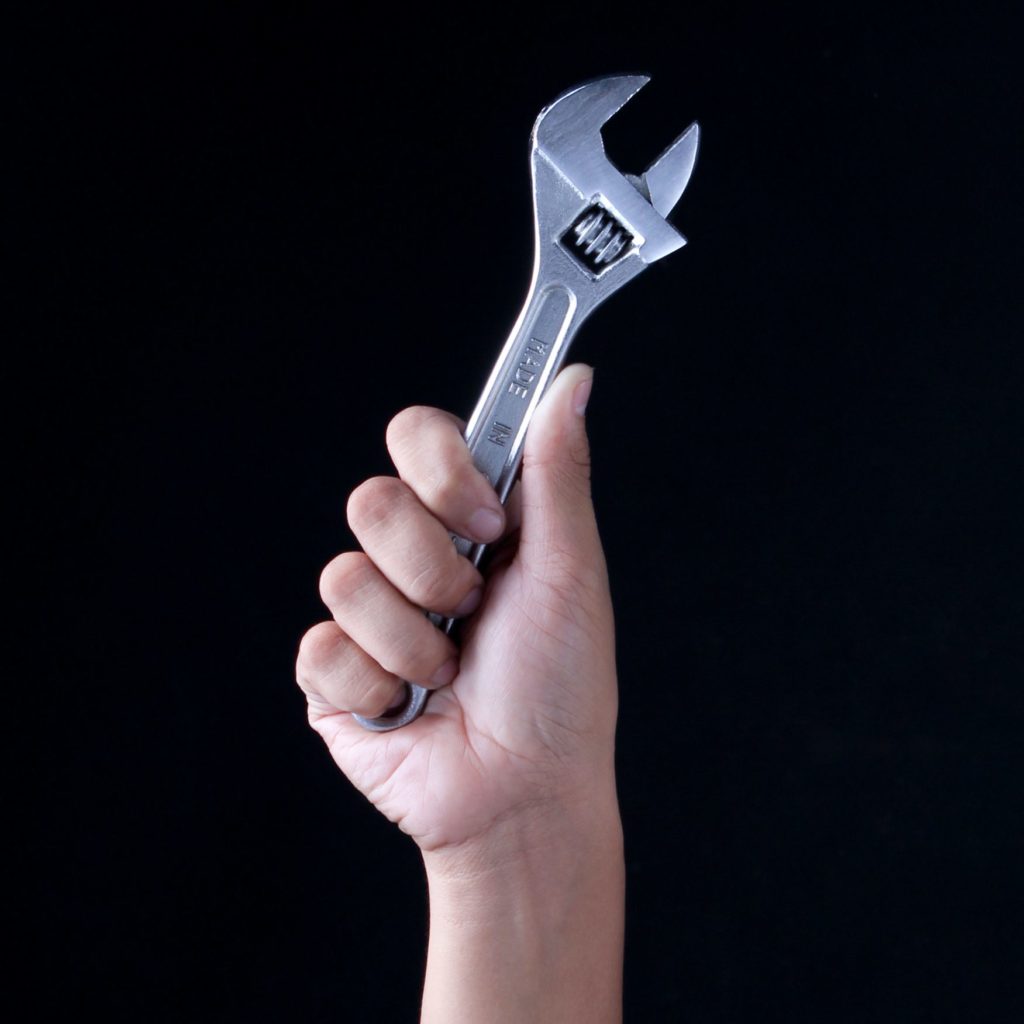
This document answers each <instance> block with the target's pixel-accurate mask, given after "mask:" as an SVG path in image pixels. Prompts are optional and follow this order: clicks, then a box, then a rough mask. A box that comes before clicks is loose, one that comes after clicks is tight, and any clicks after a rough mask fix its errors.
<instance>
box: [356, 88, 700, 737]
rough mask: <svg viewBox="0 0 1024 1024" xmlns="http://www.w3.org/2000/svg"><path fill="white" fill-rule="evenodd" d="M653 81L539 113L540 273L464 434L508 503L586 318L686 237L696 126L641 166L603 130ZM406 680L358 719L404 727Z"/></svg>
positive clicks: (471, 555)
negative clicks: (534, 429) (677, 214)
mask: <svg viewBox="0 0 1024 1024" xmlns="http://www.w3.org/2000/svg"><path fill="white" fill-rule="evenodd" d="M649 81H650V79H649V78H648V76H646V75H608V76H606V77H603V78H596V79H593V80H592V81H589V82H585V83H583V84H582V85H578V86H576V87H575V88H573V89H569V90H568V91H567V92H564V93H562V95H561V96H559V97H558V99H556V100H555V101H554V102H553V103H552V104H550V105H549V106H547V107H545V108H544V109H543V110H542V111H541V112H540V116H539V117H538V118H537V120H536V122H535V123H534V126H533V132H532V133H531V136H530V169H531V174H532V179H533V217H534V232H535V250H534V260H533V278H532V280H531V281H530V290H529V293H528V294H527V297H526V303H525V305H524V306H523V309H522V312H521V313H520V314H519V318H518V319H517V320H516V322H515V326H514V327H513V328H512V333H511V335H510V336H509V339H508V341H506V342H505V347H504V348H503V349H502V350H501V355H500V356H499V357H498V361H497V362H496V363H495V364H494V369H493V370H492V371H491V376H490V378H489V380H488V381H487V386H486V387H485V388H484V392H483V394H482V395H481V396H480V400H479V401H478V402H477V406H476V409H474V411H473V415H472V416H471V417H470V419H469V422H468V424H467V425H466V432H465V438H466V443H467V444H468V445H469V450H470V451H471V452H472V453H473V463H474V465H475V466H476V467H477V469H479V470H480V472H481V473H483V474H484V476H486V477H487V479H488V480H489V481H490V482H491V484H492V486H493V487H494V489H495V491H496V492H497V494H498V498H499V499H500V500H501V502H502V503H504V502H505V500H506V499H507V498H508V494H509V491H510V490H511V489H512V484H513V483H514V482H515V478H516V474H517V472H518V470H519V464H520V461H521V460H522V455H523V441H524V439H525V437H526V428H527V427H528V426H529V424H530V419H531V417H532V416H533V412H534V410H535V409H536V408H537V405H538V403H539V402H540V399H541V397H542V396H543V394H544V391H545V390H546V389H547V386H548V384H549V383H550V382H551V381H552V380H553V379H554V377H555V374H557V373H558V371H559V369H560V368H561V366H562V363H563V361H564V359H565V356H566V353H567V352H568V350H569V344H570V342H571V341H572V339H573V336H574V335H575V333H576V331H577V330H578V329H579V326H580V324H582V323H583V321H584V320H586V318H587V317H588V316H589V315H590V314H591V313H592V312H593V311H594V310H595V309H597V307H598V306H599V305H600V304H601V303H602V302H604V300H605V299H607V298H608V296H609V295H611V294H612V293H613V292H616V291H618V289H619V288H621V287H622V286H623V285H624V284H625V283H626V282H627V281H631V280H632V279H633V278H634V277H636V275H637V274H639V273H640V272H641V271H642V270H643V269H644V268H645V267H647V266H648V265H649V264H651V263H654V262H655V261H656V260H660V259H661V258H662V256H667V255H668V254H669V253H671V252H675V250H676V249H679V248H681V247H682V246H684V245H685V244H686V239H685V238H684V237H683V236H682V235H681V234H680V233H679V232H678V231H676V230H675V228H673V227H672V225H671V224H670V223H669V222H668V221H667V220H666V219H665V218H666V217H667V215H668V213H669V211H671V209H672V208H673V207H674V206H675V205H676V203H677V202H678V200H679V197H680V196H681V195H682V194H683V190H684V189H685V188H686V184H687V182H688V181H689V180H690V172H691V171H692V170H693V164H694V161H695V160H696V157H697V139H698V127H697V124H696V123H694V124H691V125H690V127H689V128H687V129H686V131H684V132H683V134H682V135H680V136H679V138H678V139H676V140H675V142H673V143H672V145H671V146H669V147H668V149H666V150H665V151H664V152H663V153H662V154H661V156H659V157H658V159H657V160H655V161H654V163H652V164H651V165H650V167H648V168H647V170H646V171H644V173H643V174H642V175H639V176H637V175H632V174H623V173H622V172H621V171H619V170H618V169H617V168H616V167H615V166H614V165H613V164H612V163H611V161H610V160H609V159H608V157H607V155H606V154H605V151H604V142H603V140H602V138H601V126H602V125H603V124H604V123H605V122H606V121H608V120H609V118H611V116H612V115H613V114H614V113H615V112H616V111H617V110H620V109H621V108H622V107H623V106H624V105H625V104H626V102H627V101H628V100H629V99H630V98H631V97H633V96H634V95H636V93H637V92H638V91H639V90H640V89H641V88H642V87H643V86H645V85H646V84H647V83H648V82H649ZM452 540H453V541H454V542H455V547H456V549H457V550H458V552H459V554H460V555H465V556H466V557H467V558H468V559H469V560H470V561H471V562H472V563H473V564H474V565H478V564H479V562H480V558H481V557H482V555H483V553H484V550H485V549H486V547H487V545H486V544H476V543H473V542H472V541H469V540H467V539H466V538H464V537H459V536H456V535H454V534H453V535H452ZM429 617H430V620H431V622H433V623H434V625H436V626H438V627H439V628H440V629H442V630H443V631H444V632H445V633H448V632H450V631H451V628H452V625H453V624H454V622H455V621H456V620H455V619H446V618H445V617H444V616H442V615H439V614H437V613H436V612H432V613H430V616H429ZM405 688H406V696H405V701H404V703H402V704H401V705H399V706H398V707H396V708H393V709H392V710H391V711H390V712H388V714H386V715H383V716H381V717H379V718H365V717H363V716H361V715H353V717H354V718H355V720H356V721H357V722H359V724H360V725H362V726H363V727H364V728H366V729H370V730H373V731H375V732H388V731H390V730H392V729H397V728H399V727H400V726H403V725H407V724H408V723H409V722H411V721H413V720H414V719H416V718H418V717H419V715H420V714H422V712H423V708H424V706H425V704H426V702H427V696H428V695H429V693H430V691H429V690H428V689H426V688H425V687H422V686H415V685H413V684H412V683H408V682H407V683H406V684H405Z"/></svg>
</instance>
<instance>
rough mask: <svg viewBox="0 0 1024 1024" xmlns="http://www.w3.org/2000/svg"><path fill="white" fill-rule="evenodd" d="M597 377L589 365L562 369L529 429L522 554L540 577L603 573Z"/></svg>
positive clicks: (524, 485) (521, 540)
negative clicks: (593, 480) (592, 403)
mask: <svg viewBox="0 0 1024 1024" xmlns="http://www.w3.org/2000/svg"><path fill="white" fill-rule="evenodd" d="M593 377H594V370H593V367H590V366H587V365H586V364H585V363H575V364H573V365H572V366H567V367H566V368H565V369H564V370H562V372H561V373H559V374H558V376H557V377H556V378H555V379H554V381H552V383H551V386H550V387H549V388H548V391H547V393H546V394H545V395H544V397H543V398H542V399H541V402H540V404H539V405H538V406H537V410H536V412H535V413H534V415H533V419H532V420H531V421H530V426H529V429H528V430H527V432H526V441H525V444H524V447H523V471H522V480H521V485H520V486H521V497H522V525H521V528H520V535H519V556H520V558H522V559H523V561H524V562H525V563H526V565H527V566H528V567H529V568H530V569H531V570H532V574H533V575H534V576H535V577H537V578H540V579H545V578H550V577H551V575H552V574H555V575H559V576H560V575H565V574H569V575H571V576H572V577H574V578H577V579H578V578H579V573H580V571H581V570H583V571H584V572H585V571H586V569H587V568H588V567H589V568H594V569H598V570H600V571H601V572H603V566H604V559H603V554H602V551H601V541H600V538H599V537H598V533H597V523H596V521H595V519H594V506H593V503H592V501H591V497H590V443H589V441H588V439H587V431H586V423H585V421H584V411H585V409H586V405H587V400H588V399H589V397H590V389H591V384H592V382H593ZM552 582H555V580H552Z"/></svg>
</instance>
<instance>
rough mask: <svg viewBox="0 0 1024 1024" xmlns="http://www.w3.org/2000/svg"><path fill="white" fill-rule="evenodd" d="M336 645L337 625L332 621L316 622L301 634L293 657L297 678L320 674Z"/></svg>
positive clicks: (328, 661)
mask: <svg viewBox="0 0 1024 1024" xmlns="http://www.w3.org/2000/svg"><path fill="white" fill-rule="evenodd" d="M337 647H338V627H337V626H336V625H335V624H334V623H333V622H318V623H317V624H316V625H315V626H311V627H310V628H309V629H307V630H306V632H305V633H304V634H303V636H302V639H301V640H300V641H299V651H298V655H297V656H296V659H295V673H296V678H297V679H300V680H301V679H309V678H310V677H311V676H318V675H321V674H322V673H323V671H324V669H325V667H326V666H327V665H328V664H329V663H330V661H331V658H332V656H333V655H334V653H335V651H336V650H337Z"/></svg>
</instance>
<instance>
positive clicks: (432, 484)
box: [425, 463, 469, 510]
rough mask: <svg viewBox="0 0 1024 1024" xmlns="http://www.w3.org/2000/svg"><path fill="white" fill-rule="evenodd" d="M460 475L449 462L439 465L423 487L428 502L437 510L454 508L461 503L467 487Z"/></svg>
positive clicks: (463, 500)
mask: <svg viewBox="0 0 1024 1024" xmlns="http://www.w3.org/2000/svg"><path fill="white" fill-rule="evenodd" d="M461 477H462V474H460V473H458V472H456V471H455V469H454V467H452V465H451V464H450V463H446V464H445V465H442V466H440V467H439V470H438V472H437V473H436V474H435V475H434V476H433V477H432V478H431V479H430V481H428V483H427V485H426V488H425V490H426V491H427V494H426V499H427V502H428V504H429V505H430V506H431V507H432V508H436V509H438V510H449V509H454V508H457V507H458V506H459V505H461V504H463V503H464V502H465V500H466V494H467V492H468V491H469V488H468V487H467V486H466V481H465V480H463V479H462V478H461Z"/></svg>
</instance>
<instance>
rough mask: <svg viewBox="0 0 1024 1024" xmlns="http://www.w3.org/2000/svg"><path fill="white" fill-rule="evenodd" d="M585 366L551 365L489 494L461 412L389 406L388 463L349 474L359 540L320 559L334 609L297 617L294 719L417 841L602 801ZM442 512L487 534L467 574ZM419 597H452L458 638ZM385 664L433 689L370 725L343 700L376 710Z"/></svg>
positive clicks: (440, 607) (603, 583)
mask: <svg viewBox="0 0 1024 1024" xmlns="http://www.w3.org/2000/svg"><path fill="white" fill-rule="evenodd" d="M591 378H592V370H591V369H590V368H589V367H588V366H585V365H582V364H577V365H573V366H570V367H567V368H565V369H564V370H563V371H562V372H561V373H560V374H559V375H558V377H557V378H556V379H555V380H554V381H553V382H552V384H551V386H550V388H549V390H548V392H547V394H546V395H545V396H544V398H543V400H542V401H541V403H540V405H539V406H538V408H537V410H536V413H535V415H534V417H533V420H532V422H531V425H530V427H529V431H528V433H527V437H526V442H525V447H524V454H523V465H522V474H521V479H520V481H519V483H518V484H517V485H516V487H515V489H514V490H513V492H512V495H511V496H510V499H509V503H508V508H507V509H506V510H503V509H502V507H501V505H500V503H499V502H498V499H497V496H496V494H495V493H494V490H493V489H492V487H491V485H490V484H489V483H488V481H487V480H486V478H485V477H484V476H483V475H482V474H481V473H480V472H479V471H478V470H477V469H476V468H475V467H474V466H473V463H472V458H471V456H470V452H469V449H468V448H467V446H466V444H465V441H464V439H463V437H462V433H461V427H462V425H461V423H460V421H458V420H457V419H456V418H455V417H453V416H451V415H450V414H448V413H445V412H442V411H441V410H438V409H430V408H425V407H413V408H410V409H406V410H404V411H403V412H401V413H399V414H398V415H397V416H396V417H395V418H394V419H393V420H392V421H391V423H390V425H389V427H388V431H387V443H388V449H389V451H390V453H391V457H392V460H393V462H394V464H395V467H396V469H397V471H398V474H399V478H398V479H396V478H394V477H375V478H372V479H369V480H367V481H365V482H364V483H363V484H361V485H360V486H359V487H357V488H356V489H355V490H354V491H353V492H352V494H351V496H350V498H349V502H348V521H349V524H350V526H351V528H352V531H353V533H354V534H355V536H356V538H357V540H358V541H359V543H360V544H361V545H362V547H363V551H360V552H346V553H344V554H341V555H339V556H338V557H337V558H335V559H333V560H332V561H331V562H330V563H329V564H328V565H327V566H326V568H325V569H324V571H323V574H322V576H321V579H320V592H321V596H322V597H323V600H324V602H325V604H326V605H327V607H328V608H329V610H330V612H331V614H332V616H333V620H332V621H328V622H321V623H319V624H318V625H316V626H314V627H313V628H312V629H310V630H309V631H308V632H307V633H306V634H305V636H304V637H303V638H302V642H301V644H300V648H299V654H298V659H297V663H296V676H297V680H298V683H299V686H300V687H301V688H302V690H303V691H304V692H305V693H306V695H307V701H308V714H309V721H310V724H311V725H312V727H313V728H314V729H315V730H316V731H317V732H318V733H319V734H320V735H321V736H322V737H323V739H324V741H325V742H326V743H327V745H328V747H329V749H330V751H331V754H332V756H333V757H334V759H335V761H336V762H337V764H338V766H339V767H340V768H341V770H342V771H343V772H344V773H345V775H346V776H348V778H349V779H350V780H351V781H352V783H353V784H354V785H355V786H356V787H357V788H358V789H359V790H360V791H361V792H362V793H364V794H365V795H366V796H367V797H368V798H369V799H370V800H371V801H372V802H373V803H374V804H375V805H376V807H377V808H378V809H379V810H380V811H381V812H382V813H384V814H385V815H386V816H387V817H388V818H389V819H391V820H392V821H394V822H396V823H397V824H398V825H399V827H400V828H401V829H402V830H403V831H405V832H407V833H408V834H409V835H410V836H412V837H413V839H414V840H415V841H416V843H417V844H418V845H419V846H420V847H421V849H422V850H423V851H424V852H425V853H433V852H437V851H445V850H449V849H453V848H457V847H464V846H465V844H467V843H469V844H471V845H472V844H473V843H475V842H476V841H477V840H483V839H484V838H486V837H487V835H488V834H489V833H490V832H492V831H493V830H494V829H495V828H496V826H497V825H498V823H503V824H507V823H509V822H513V823H515V822H518V821H520V820H522V821H527V820H533V819H535V818H536V817H538V816H540V817H544V816H546V815H550V816H552V817H553V818H557V816H558V815H560V814H562V813H564V812H565V811H566V809H572V808H575V807H579V806H583V805H584V804H585V803H586V802H587V801H594V798H595V795H596V796H597V797H600V798H604V797H606V796H610V797H611V800H612V802H614V733H615V723H616V716H617V710H618V699H617V692H616V673H615V648H614V626H613V617H612V607H611V599H610V595H609V588H608V577H607V569H606V565H605V559H604V553H603V551H602V548H601V542H600V538H599V536H598V531H597V525H596V522H595V519H594V511H593V505H592V503H591V498H590V460H589V445H588V441H587V436H586V430H585V425H584V419H583V415H582V413H583V407H584V406H585V404H586V400H587V398H588V396H589V390H590V381H591ZM481 509H487V510H489V511H490V512H492V513H493V514H494V515H493V520H492V525H491V526H490V527H488V525H487V523H486V517H479V518H474V514H475V513H477V512H478V511H479V510H481ZM506 512H507V515H506ZM449 531H451V532H454V533H457V534H459V535H461V536H464V537H467V538H470V539H473V540H476V541H484V542H494V541H496V540H497V539H498V538H499V537H501V538H502V540H501V542H500V544H499V546H498V550H497V551H495V552H494V557H493V560H492V564H491V565H490V567H489V569H488V578H487V580H486V582H484V581H483V580H482V578H481V576H480V573H479V572H478V571H477V569H476V568H475V567H474V566H473V565H472V564H471V563H470V562H469V561H468V560H467V559H466V558H464V557H462V556H460V555H458V554H457V553H456V551H455V548H454V546H453V545H452V542H451V539H450V537H449ZM480 587H482V588H483V589H482V593H481V594H477V595H476V596H475V592H476V591H477V588H480ZM477 603H478V607H477V608H476V610H475V611H474V610H473V609H474V607H475V606H476V604H477ZM424 608H425V609H427V610H429V611H435V612H439V613H441V614H443V615H445V616H449V615H455V614H460V615H467V614H468V616H469V617H468V619H467V621H466V622H465V623H463V628H462V634H461V650H459V649H458V648H456V646H455V644H454V643H453V642H452V640H451V639H450V638H449V637H447V636H445V634H444V633H442V632H441V631H440V630H439V629H438V628H437V627H435V626H434V625H433V624H432V623H431V622H430V621H429V620H428V619H427V618H426V616H425V615H424V614H423V611H422V610H421V609H424ZM453 659H455V660H453ZM453 677H454V681H453ZM403 679H408V680H409V681H411V682H414V683H418V684H419V685H421V686H426V687H429V688H431V689H435V690H436V692H435V693H433V694H432V695H431V696H430V699H429V701H428V703H427V707H426V710H425V712H424V714H423V715H422V716H421V717H420V718H418V719H416V720H415V721H414V722H412V723H410V724H409V725H407V726H404V727H402V728H401V729H397V730H395V731H393V732H385V733H376V732H370V731H368V730H365V729H364V728H363V727H362V726H360V725H359V724H358V722H356V721H355V720H354V719H353V717H352V715H351V712H355V713H357V714H361V715H364V716H368V717H376V716H378V715H380V714H383V713H384V712H385V711H386V710H387V709H388V708H389V707H391V706H392V705H394V704H395V703H396V701H397V700H398V698H399V697H400V696H401V694H402V684H401V680H403ZM448 683H451V685H446V684H448ZM607 804H608V800H605V801H604V804H602V806H604V805H607Z"/></svg>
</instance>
